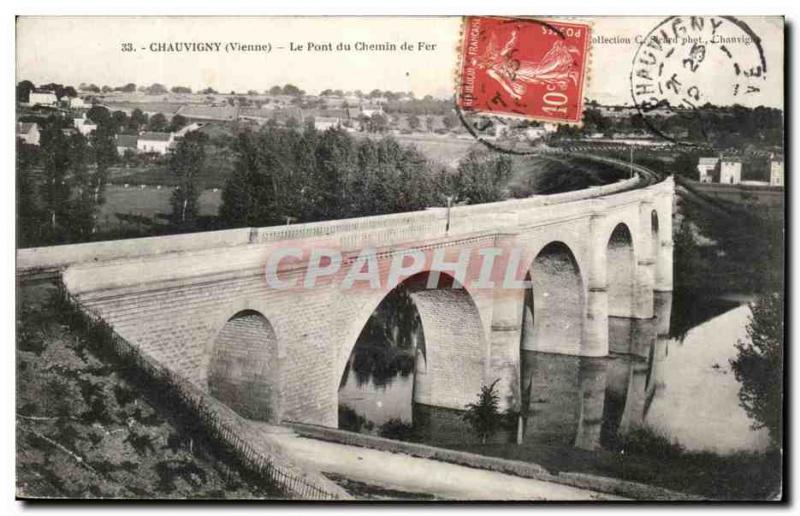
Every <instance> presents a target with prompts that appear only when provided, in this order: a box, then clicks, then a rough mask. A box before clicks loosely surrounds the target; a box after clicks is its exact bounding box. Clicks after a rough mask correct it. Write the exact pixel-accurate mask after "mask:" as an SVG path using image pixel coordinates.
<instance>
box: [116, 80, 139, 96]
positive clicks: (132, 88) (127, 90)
mask: <svg viewBox="0 0 800 516" xmlns="http://www.w3.org/2000/svg"><path fill="white" fill-rule="evenodd" d="M114 90H115V91H121V92H124V93H133V92H134V91H136V84H134V83H132V82H129V83H128V84H125V85H124V86H118V87H116V88H114Z"/></svg>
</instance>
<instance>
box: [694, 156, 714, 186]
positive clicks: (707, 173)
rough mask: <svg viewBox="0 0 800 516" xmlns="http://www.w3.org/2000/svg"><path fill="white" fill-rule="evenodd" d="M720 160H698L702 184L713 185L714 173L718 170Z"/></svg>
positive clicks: (699, 179)
mask: <svg viewBox="0 0 800 516" xmlns="http://www.w3.org/2000/svg"><path fill="white" fill-rule="evenodd" d="M717 163H719V158H700V159H698V160H697V172H698V173H699V177H698V179H697V180H698V181H700V182H701V183H713V182H714V171H715V170H716V169H717Z"/></svg>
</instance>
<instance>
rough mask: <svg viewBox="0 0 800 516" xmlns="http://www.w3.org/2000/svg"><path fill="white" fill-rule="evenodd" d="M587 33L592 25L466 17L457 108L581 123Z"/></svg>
mask: <svg viewBox="0 0 800 516" xmlns="http://www.w3.org/2000/svg"><path fill="white" fill-rule="evenodd" d="M590 32H591V27H590V25H588V24H586V23H579V22H560V21H543V20H534V19H527V18H495V17H483V16H471V17H467V18H466V19H465V22H464V33H463V36H462V43H461V66H460V69H459V70H458V88H457V92H456V102H457V105H458V107H459V108H461V109H462V110H464V111H468V112H477V113H487V114H493V115H506V116H515V117H523V118H529V119H531V120H542V121H549V122H560V123H578V122H580V121H581V115H582V113H583V89H584V83H585V80H586V66H587V62H588V53H589V42H590V41H591V37H590Z"/></svg>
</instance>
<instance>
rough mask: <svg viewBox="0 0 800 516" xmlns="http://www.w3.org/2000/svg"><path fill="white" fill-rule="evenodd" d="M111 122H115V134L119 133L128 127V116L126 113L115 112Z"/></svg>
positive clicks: (112, 114)
mask: <svg viewBox="0 0 800 516" xmlns="http://www.w3.org/2000/svg"><path fill="white" fill-rule="evenodd" d="M111 120H112V121H113V122H114V132H115V133H117V132H119V131H120V130H121V129H122V128H124V127H125V126H126V125H128V115H126V114H125V112H124V111H114V112H113V113H111Z"/></svg>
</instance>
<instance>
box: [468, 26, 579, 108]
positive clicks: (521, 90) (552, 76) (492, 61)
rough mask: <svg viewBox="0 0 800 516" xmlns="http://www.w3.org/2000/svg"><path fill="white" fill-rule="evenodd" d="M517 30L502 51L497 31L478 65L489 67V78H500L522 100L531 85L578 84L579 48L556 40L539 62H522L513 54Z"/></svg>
mask: <svg viewBox="0 0 800 516" xmlns="http://www.w3.org/2000/svg"><path fill="white" fill-rule="evenodd" d="M517 33H518V29H514V30H513V31H512V32H511V36H510V38H509V40H508V42H507V43H506V44H505V46H504V47H503V48H502V50H499V51H498V47H499V45H498V42H497V35H496V34H494V33H493V34H492V35H491V37H490V40H489V45H488V46H487V47H486V50H485V51H484V53H483V55H481V57H480V58H479V59H478V62H477V66H478V67H479V68H484V69H486V73H487V74H488V75H489V77H491V78H492V79H494V80H495V81H497V82H498V83H499V84H500V86H501V87H502V88H503V89H504V90H505V91H506V92H507V93H508V94H509V95H511V97H512V98H513V99H514V100H520V99H522V96H523V95H524V94H525V91H526V89H527V88H526V85H528V84H554V85H556V86H557V87H558V88H559V89H561V90H564V89H566V87H567V83H568V81H572V83H573V84H575V83H577V81H578V78H579V72H578V70H577V65H576V62H575V59H574V58H573V57H572V55H573V54H577V55H580V51H579V50H578V49H577V48H575V47H574V46H567V45H566V44H565V43H564V41H562V40H556V41H554V42H553V46H552V47H550V50H548V51H547V53H546V54H545V55H544V57H543V58H542V60H541V61H539V62H538V63H537V62H535V61H520V60H518V59H514V57H513V54H514V52H516V51H517V48H516V47H515V44H516V42H517Z"/></svg>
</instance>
